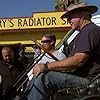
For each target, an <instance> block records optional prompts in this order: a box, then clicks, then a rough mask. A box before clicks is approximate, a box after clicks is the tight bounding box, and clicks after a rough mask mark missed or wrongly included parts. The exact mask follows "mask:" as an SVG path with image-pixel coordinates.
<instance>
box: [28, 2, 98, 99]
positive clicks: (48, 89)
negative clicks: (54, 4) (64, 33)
mask: <svg viewBox="0 0 100 100" xmlns="http://www.w3.org/2000/svg"><path fill="white" fill-rule="evenodd" d="M97 9H98V8H97V7H96V6H93V5H87V4H86V3H83V2H78V3H75V4H73V5H70V6H69V7H68V8H67V9H66V13H65V14H64V15H62V17H61V18H68V21H69V22H70V24H71V27H72V29H74V30H78V31H79V34H78V36H77V38H76V40H75V45H74V48H73V53H72V54H73V55H72V56H70V57H68V58H65V59H64V60H60V61H55V62H51V63H47V64H37V65H36V66H35V67H34V68H33V74H34V76H35V77H37V78H36V80H35V82H34V87H33V88H32V90H31V92H30V93H29V94H28V96H27V98H28V100H49V97H50V95H51V94H52V93H53V92H55V91H58V90H59V89H63V88H68V87H69V88H71V87H72V88H76V87H80V86H84V85H85V84H88V83H89V81H90V80H92V79H93V78H94V77H95V76H96V75H98V73H100V27H98V26H97V25H95V24H94V23H92V21H91V15H92V14H93V13H95V12H96V11H97ZM65 70H66V71H69V70H75V72H74V73H73V74H68V73H61V72H60V71H65ZM45 72H47V73H45Z"/></svg>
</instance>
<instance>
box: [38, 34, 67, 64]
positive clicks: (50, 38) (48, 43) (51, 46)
mask: <svg viewBox="0 0 100 100" xmlns="http://www.w3.org/2000/svg"><path fill="white" fill-rule="evenodd" d="M55 43H56V36H55V35H54V34H52V33H46V34H43V36H42V38H41V45H42V46H43V47H44V49H46V50H47V51H49V53H51V54H52V55H53V56H55V57H56V58H57V59H58V60H62V59H64V58H66V56H65V55H64V54H63V53H62V52H59V51H58V50H56V49H55ZM52 61H55V59H53V58H52V57H51V56H50V55H48V54H47V53H46V54H45V56H44V57H43V58H42V59H41V60H40V62H39V63H48V62H52Z"/></svg>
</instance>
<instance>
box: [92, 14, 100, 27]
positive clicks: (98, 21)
mask: <svg viewBox="0 0 100 100" xmlns="http://www.w3.org/2000/svg"><path fill="white" fill-rule="evenodd" d="M92 21H93V22H94V23H95V24H96V25H98V26H100V15H95V16H93V17H92Z"/></svg>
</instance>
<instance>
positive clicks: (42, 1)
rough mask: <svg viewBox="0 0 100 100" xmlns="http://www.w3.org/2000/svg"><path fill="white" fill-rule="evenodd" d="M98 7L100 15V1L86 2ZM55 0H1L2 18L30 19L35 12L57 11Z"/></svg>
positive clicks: (87, 0)
mask: <svg viewBox="0 0 100 100" xmlns="http://www.w3.org/2000/svg"><path fill="white" fill-rule="evenodd" d="M84 1H86V2H87V3H89V4H92V5H96V6H97V7H98V8H99V9H98V11H97V12H96V13H95V15H97V14H100V0H84ZM54 7H55V0H0V18H11V17H30V16H32V13H35V12H48V11H55V9H54Z"/></svg>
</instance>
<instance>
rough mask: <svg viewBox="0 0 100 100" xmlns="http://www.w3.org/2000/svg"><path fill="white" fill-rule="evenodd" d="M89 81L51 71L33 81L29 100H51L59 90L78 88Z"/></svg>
mask: <svg viewBox="0 0 100 100" xmlns="http://www.w3.org/2000/svg"><path fill="white" fill-rule="evenodd" d="M88 82H89V80H87V79H86V78H81V77H77V76H74V75H70V74H67V73H63V72H54V71H50V72H47V73H42V74H40V75H39V76H38V77H37V78H36V79H34V78H33V79H32V80H31V84H30V86H29V87H31V91H30V92H29V94H28V95H27V99H28V100H49V97H50V95H52V93H53V92H56V91H57V90H59V89H63V88H67V87H73V88H74V87H78V86H82V85H84V84H87V83H88Z"/></svg>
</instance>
